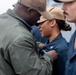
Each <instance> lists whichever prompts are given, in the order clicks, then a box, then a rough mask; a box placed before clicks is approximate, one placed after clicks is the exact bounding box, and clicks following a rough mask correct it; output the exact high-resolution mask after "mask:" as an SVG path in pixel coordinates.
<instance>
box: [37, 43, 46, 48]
mask: <svg viewBox="0 0 76 75" xmlns="http://www.w3.org/2000/svg"><path fill="white" fill-rule="evenodd" d="M45 45H46V44H44V43H40V44H39V46H38V48H39V49H41V48H42V47H44V46H45Z"/></svg>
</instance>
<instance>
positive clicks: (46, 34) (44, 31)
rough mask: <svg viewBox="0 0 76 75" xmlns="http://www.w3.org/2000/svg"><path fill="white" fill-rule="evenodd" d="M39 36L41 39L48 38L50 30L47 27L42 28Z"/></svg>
mask: <svg viewBox="0 0 76 75" xmlns="http://www.w3.org/2000/svg"><path fill="white" fill-rule="evenodd" d="M41 35H42V37H45V38H48V37H49V36H50V29H49V28H48V27H45V28H44V27H43V29H42V32H41Z"/></svg>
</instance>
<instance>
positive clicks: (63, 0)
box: [54, 0, 75, 3]
mask: <svg viewBox="0 0 76 75" xmlns="http://www.w3.org/2000/svg"><path fill="white" fill-rule="evenodd" d="M54 1H55V2H59V3H60V2H64V3H66V2H73V1H75V0H54Z"/></svg>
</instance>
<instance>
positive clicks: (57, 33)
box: [38, 7, 71, 75]
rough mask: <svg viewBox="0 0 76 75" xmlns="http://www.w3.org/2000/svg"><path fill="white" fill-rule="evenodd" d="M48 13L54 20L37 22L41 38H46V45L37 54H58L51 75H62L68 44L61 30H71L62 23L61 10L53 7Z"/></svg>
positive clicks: (41, 19)
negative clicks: (53, 51)
mask: <svg viewBox="0 0 76 75" xmlns="http://www.w3.org/2000/svg"><path fill="white" fill-rule="evenodd" d="M48 11H49V12H50V13H51V14H53V16H54V17H55V19H53V20H51V21H49V20H46V19H45V18H44V19H43V17H42V18H40V20H39V21H38V23H39V30H40V33H41V36H42V37H46V38H48V41H47V43H46V45H45V46H44V47H42V49H40V50H39V54H40V55H43V54H44V53H45V52H48V51H49V50H55V51H56V52H57V54H58V59H57V60H55V61H54V63H53V73H52V75H64V72H65V66H66V61H67V51H68V43H67V41H66V40H65V38H63V36H62V34H61V30H65V31H68V30H71V28H70V26H69V25H68V24H66V22H65V21H64V15H63V10H61V9H60V8H58V7H53V8H49V10H48Z"/></svg>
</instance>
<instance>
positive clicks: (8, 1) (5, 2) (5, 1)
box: [0, 0, 17, 14]
mask: <svg viewBox="0 0 76 75" xmlns="http://www.w3.org/2000/svg"><path fill="white" fill-rule="evenodd" d="M16 2H17V0H1V2H0V14H1V13H3V12H6V10H7V9H8V8H13V7H12V5H13V4H14V3H16Z"/></svg>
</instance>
